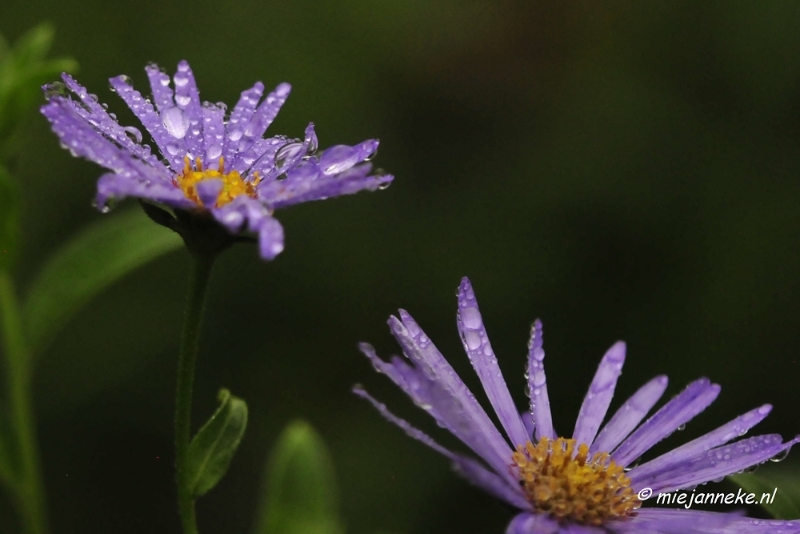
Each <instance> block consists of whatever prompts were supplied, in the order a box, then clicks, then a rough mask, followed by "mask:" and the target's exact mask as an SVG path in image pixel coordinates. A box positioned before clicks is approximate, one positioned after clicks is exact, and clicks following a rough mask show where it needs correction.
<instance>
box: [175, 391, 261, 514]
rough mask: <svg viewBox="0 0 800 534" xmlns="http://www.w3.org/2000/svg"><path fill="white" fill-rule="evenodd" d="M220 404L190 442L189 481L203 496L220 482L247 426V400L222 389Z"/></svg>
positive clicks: (192, 487)
mask: <svg viewBox="0 0 800 534" xmlns="http://www.w3.org/2000/svg"><path fill="white" fill-rule="evenodd" d="M217 398H218V399H219V402H220V406H219V408H217V411H216V412H214V415H212V416H211V418H210V419H209V420H208V421H207V422H206V424H205V425H203V427H202V428H201V429H200V431H199V432H197V435H195V437H194V438H193V439H192V443H191V444H190V445H189V455H188V458H187V481H188V484H189V488H190V490H191V492H192V496H194V497H195V498H197V497H200V496H201V495H204V494H205V493H207V492H208V490H210V489H211V488H213V487H214V486H216V485H217V483H218V482H219V481H220V479H222V477H223V476H224V475H225V473H226V472H227V471H228V466H229V465H230V463H231V459H232V458H233V455H234V454H236V449H237V448H238V447H239V443H240V442H241V441H242V436H244V431H245V429H246V428H247V404H246V403H245V402H244V401H243V400H242V399H239V398H237V397H234V396H233V395H231V392H230V391H228V390H227V389H221V390H220V392H219V394H218V395H217Z"/></svg>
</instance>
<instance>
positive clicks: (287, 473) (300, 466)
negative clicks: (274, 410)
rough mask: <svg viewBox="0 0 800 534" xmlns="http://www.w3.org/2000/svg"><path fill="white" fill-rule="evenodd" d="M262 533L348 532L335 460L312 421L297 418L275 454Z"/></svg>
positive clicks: (259, 531)
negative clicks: (340, 504) (341, 511)
mask: <svg viewBox="0 0 800 534" xmlns="http://www.w3.org/2000/svg"><path fill="white" fill-rule="evenodd" d="M265 489H266V495H265V498H264V499H263V500H262V503H261V505H260V511H259V519H258V525H257V528H256V531H255V533H256V534H342V533H343V532H344V529H343V527H342V523H341V520H340V519H339V515H338V511H337V508H338V503H337V492H336V481H335V477H334V470H333V464H332V462H331V458H330V454H329V453H328V450H327V448H326V447H325V443H324V442H323V441H322V438H321V437H320V436H319V434H317V433H316V432H315V431H314V429H313V428H312V427H311V425H309V424H308V423H306V422H304V421H295V422H293V423H291V424H290V425H289V426H287V427H286V429H285V430H284V431H283V434H281V436H280V438H279V439H278V443H277V445H276V446H275V451H274V452H273V453H272V457H271V458H270V461H269V464H268V470H267V479H266V483H265Z"/></svg>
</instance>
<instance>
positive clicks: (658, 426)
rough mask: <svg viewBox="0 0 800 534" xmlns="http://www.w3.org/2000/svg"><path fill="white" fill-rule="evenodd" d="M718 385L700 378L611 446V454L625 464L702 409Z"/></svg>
mask: <svg viewBox="0 0 800 534" xmlns="http://www.w3.org/2000/svg"><path fill="white" fill-rule="evenodd" d="M719 389H720V388H719V385H717V384H711V383H710V382H709V380H708V379H707V378H701V379H700V380H696V381H694V382H692V383H691V384H689V385H688V386H687V387H686V389H684V390H683V391H682V392H681V393H680V394H678V395H677V396H676V397H674V398H673V399H672V400H670V401H669V402H668V403H667V404H665V405H664V406H662V407H661V409H660V410H658V411H657V412H656V413H655V414H654V415H653V416H652V417H651V418H650V419H648V420H647V421H645V423H644V424H643V425H642V426H640V427H639V428H638V429H637V430H636V431H635V432H634V433H633V434H631V435H630V437H628V439H626V440H625V441H624V442H623V443H622V445H620V446H619V448H618V449H617V450H615V451H614V452H613V453H612V454H611V457H612V458H613V459H614V461H615V462H617V463H618V464H620V465H622V466H626V465H628V464H630V463H631V462H632V461H634V460H635V459H636V458H638V457H640V456H641V455H642V454H644V453H645V452H647V451H648V450H650V448H651V447H652V446H653V445H655V444H656V443H658V442H659V441H661V440H662V439H664V438H665V437H667V436H669V435H670V434H672V433H673V432H674V431H675V430H677V429H678V427H679V426H681V425H683V424H685V423H686V422H688V421H689V420H691V419H692V418H694V416H696V415H697V414H699V413H700V412H702V411H703V410H705V409H706V408H707V407H708V405H710V404H711V403H712V402H714V399H716V398H717V395H719Z"/></svg>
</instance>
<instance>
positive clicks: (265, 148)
mask: <svg viewBox="0 0 800 534" xmlns="http://www.w3.org/2000/svg"><path fill="white" fill-rule="evenodd" d="M286 143H287V140H286V138H285V137H283V136H277V137H270V138H269V139H256V140H255V142H254V143H253V145H252V146H251V147H249V148H248V149H247V150H245V151H243V152H242V153H241V154H240V157H239V158H238V159H239V165H238V167H235V168H236V170H238V171H239V172H242V173H244V172H246V173H247V175H248V176H254V175H255V173H258V174H259V175H260V176H261V177H262V178H263V179H264V181H263V182H262V187H263V185H264V184H266V183H267V182H271V181H274V180H275V178H277V176H278V175H279V172H278V170H277V169H276V168H275V156H276V155H277V153H278V151H279V150H280V149H281V148H283V147H284V146H285V145H286ZM234 158H236V156H234ZM225 161H226V162H227V161H228V159H227V158H226V159H225ZM226 165H227V163H226Z"/></svg>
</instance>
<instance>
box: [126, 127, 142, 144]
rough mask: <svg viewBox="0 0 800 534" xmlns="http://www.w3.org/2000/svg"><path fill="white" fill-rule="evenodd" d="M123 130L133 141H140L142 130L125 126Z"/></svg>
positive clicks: (137, 142)
mask: <svg viewBox="0 0 800 534" xmlns="http://www.w3.org/2000/svg"><path fill="white" fill-rule="evenodd" d="M123 130H125V135H127V136H128V138H129V139H130V140H131V141H133V142H134V143H136V144H139V143H141V142H142V132H140V131H139V129H138V128H134V127H133V126H126V127H125V128H123Z"/></svg>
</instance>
